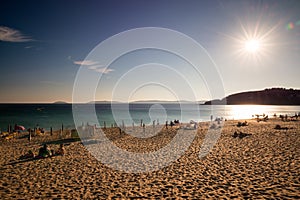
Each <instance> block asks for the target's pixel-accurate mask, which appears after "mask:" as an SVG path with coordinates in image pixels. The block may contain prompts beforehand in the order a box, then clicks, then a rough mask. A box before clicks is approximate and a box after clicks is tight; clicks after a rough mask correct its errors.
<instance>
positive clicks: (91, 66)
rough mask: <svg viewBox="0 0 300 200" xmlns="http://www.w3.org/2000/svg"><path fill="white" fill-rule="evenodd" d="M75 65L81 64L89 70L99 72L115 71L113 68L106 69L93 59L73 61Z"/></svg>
mask: <svg viewBox="0 0 300 200" xmlns="http://www.w3.org/2000/svg"><path fill="white" fill-rule="evenodd" d="M74 64H75V65H81V66H85V67H87V68H88V69H90V70H93V71H95V72H99V73H101V74H108V73H110V72H113V71H115V70H114V69H108V68H106V67H105V66H104V65H101V64H99V62H96V61H93V60H79V61H74Z"/></svg>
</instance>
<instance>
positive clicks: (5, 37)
mask: <svg viewBox="0 0 300 200" xmlns="http://www.w3.org/2000/svg"><path fill="white" fill-rule="evenodd" d="M0 41H5V42H29V41H33V39H32V38H31V37H29V36H26V35H24V34H23V33H21V32H20V31H18V30H16V29H13V28H9V27H6V26H0Z"/></svg>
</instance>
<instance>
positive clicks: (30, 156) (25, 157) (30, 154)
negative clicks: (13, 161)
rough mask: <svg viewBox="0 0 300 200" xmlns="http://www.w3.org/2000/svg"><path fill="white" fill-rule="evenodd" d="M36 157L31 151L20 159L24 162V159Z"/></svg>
mask: <svg viewBox="0 0 300 200" xmlns="http://www.w3.org/2000/svg"><path fill="white" fill-rule="evenodd" d="M34 157H35V155H34V153H33V152H32V151H31V150H29V151H28V153H27V154H25V155H22V156H21V157H20V158H19V159H20V160H24V159H30V158H34Z"/></svg>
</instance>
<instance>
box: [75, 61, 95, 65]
mask: <svg viewBox="0 0 300 200" xmlns="http://www.w3.org/2000/svg"><path fill="white" fill-rule="evenodd" d="M74 64H75V65H83V66H91V65H96V64H98V62H95V61H92V60H79V61H74Z"/></svg>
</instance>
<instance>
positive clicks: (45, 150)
mask: <svg viewBox="0 0 300 200" xmlns="http://www.w3.org/2000/svg"><path fill="white" fill-rule="evenodd" d="M51 155H52V153H51V150H50V148H49V147H48V146H47V144H44V146H43V147H41V148H40V149H39V154H38V157H40V158H47V157H50V156H51Z"/></svg>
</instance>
